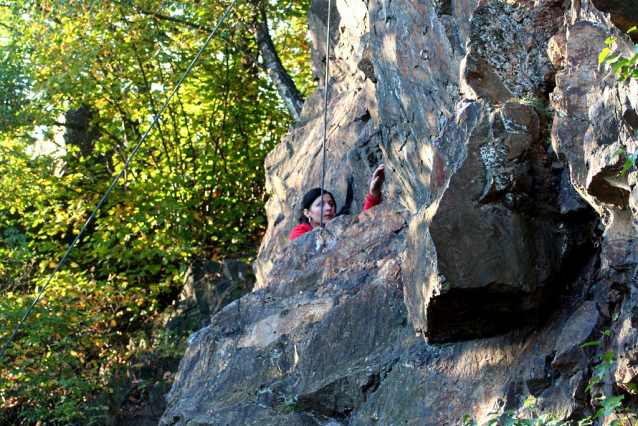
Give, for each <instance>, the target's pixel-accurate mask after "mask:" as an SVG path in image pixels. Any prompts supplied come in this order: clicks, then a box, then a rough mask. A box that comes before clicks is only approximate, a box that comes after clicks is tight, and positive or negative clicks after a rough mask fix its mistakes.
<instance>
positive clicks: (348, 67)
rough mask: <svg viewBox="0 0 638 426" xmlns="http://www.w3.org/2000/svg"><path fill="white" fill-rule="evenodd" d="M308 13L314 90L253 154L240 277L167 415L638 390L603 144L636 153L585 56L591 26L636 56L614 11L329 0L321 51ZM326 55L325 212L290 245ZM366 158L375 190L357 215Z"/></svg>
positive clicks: (446, 406)
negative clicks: (380, 192)
mask: <svg viewBox="0 0 638 426" xmlns="http://www.w3.org/2000/svg"><path fill="white" fill-rule="evenodd" d="M608 3H609V4H611V3H613V2H608ZM326 5H327V2H326V1H325V0H318V1H316V2H313V3H312V5H311V8H310V12H309V27H310V32H311V37H312V41H313V53H312V60H311V67H312V70H313V74H314V77H315V80H316V81H317V83H318V89H317V90H316V91H315V92H314V93H312V94H311V95H309V97H308V98H307V100H306V103H305V105H304V109H303V111H302V114H301V118H300V120H299V121H298V123H297V124H296V125H295V126H293V127H292V128H291V129H290V131H289V133H288V135H287V136H286V137H284V138H283V139H282V141H281V143H280V144H279V145H278V146H277V147H276V148H275V149H274V150H273V152H272V153H271V154H270V155H269V156H268V158H267V161H266V173H267V184H268V187H269V189H270V190H271V191H272V193H273V196H272V198H271V199H270V200H269V201H268V204H267V211H268V221H269V222H268V223H269V228H268V231H267V233H266V235H265V237H264V241H263V243H262V247H261V250H260V254H259V257H258V260H257V264H256V267H255V271H256V276H257V281H258V282H257V284H256V286H255V290H254V291H253V292H252V293H251V294H249V295H247V296H245V297H243V298H241V299H238V300H236V301H234V302H233V303H231V304H230V305H228V306H227V307H226V308H225V309H223V310H222V311H220V312H219V313H218V314H217V315H215V316H214V317H213V319H212V322H211V324H210V325H209V326H208V327H206V328H204V329H203V330H201V331H199V332H198V333H196V334H194V335H192V336H191V339H190V347H189V350H188V351H187V353H186V355H185V357H184V359H183V360H182V362H181V364H180V370H179V373H178V375H177V378H176V381H175V384H174V386H173V388H172V390H171V394H170V396H169V398H168V408H167V410H166V412H165V414H164V416H163V417H162V421H161V424H162V425H219V424H264V425H278V424H284V423H292V424H300V425H306V424H307V425H319V424H321V425H328V424H329V425H351V426H352V425H377V424H378V425H394V424H397V425H398V424H408V425H431V424H456V423H460V420H461V418H462V417H463V415H465V414H470V415H472V416H473V417H474V418H476V419H477V420H478V422H479V424H483V423H486V422H487V420H488V419H489V418H490V415H489V413H490V412H494V411H496V412H499V413H502V412H503V411H504V410H514V411H516V412H517V413H518V414H520V415H522V416H529V415H530V413H529V412H528V411H527V410H526V409H522V408H521V406H522V404H523V402H524V401H525V399H526V398H528V397H529V396H530V395H531V396H534V397H535V398H536V399H537V402H538V406H539V411H540V412H541V413H560V414H561V418H562V419H573V420H578V419H580V418H582V417H583V416H587V415H590V414H593V413H594V412H595V410H596V409H597V407H598V405H597V404H599V402H598V400H597V399H596V398H599V397H603V396H605V395H611V394H615V393H617V392H627V395H628V397H627V402H628V403H629V404H635V403H636V402H638V401H637V400H636V399H631V398H634V397H633V396H630V395H631V392H632V389H631V388H632V386H631V384H638V378H637V375H636V374H637V373H636V363H637V361H636V356H637V354H638V336H637V335H636V332H635V324H636V315H637V314H638V294H637V292H636V289H637V288H638V285H637V284H638V280H637V276H638V242H637V241H638V239H637V238H636V232H637V230H638V227H637V226H638V189H636V187H637V185H636V175H637V172H636V170H635V168H632V169H630V170H629V172H628V173H626V174H624V175H621V174H620V173H619V171H620V169H621V168H622V165H623V163H624V160H625V158H623V156H619V157H612V154H613V153H614V152H615V151H617V150H618V149H620V148H622V149H624V150H625V153H633V152H635V151H636V150H637V149H638V147H637V146H636V144H637V142H636V141H637V140H638V113H636V111H638V83H637V82H636V81H634V80H632V81H630V82H626V83H615V81H614V79H613V77H612V76H611V75H609V74H608V73H607V72H606V71H604V70H602V69H599V68H598V64H597V57H598V53H599V52H600V50H601V49H602V47H603V46H604V40H605V39H606V38H607V37H609V36H618V37H619V39H618V41H617V43H616V44H617V46H618V48H619V49H622V50H624V51H625V52H630V49H631V48H632V47H633V46H632V42H631V40H630V39H629V37H628V36H627V35H623V34H622V31H621V29H619V28H617V27H615V26H614V22H615V21H614V18H613V16H612V15H613V14H612V15H609V14H606V13H605V12H604V11H602V10H603V6H601V5H600V2H598V1H596V2H593V3H592V1H591V0H573V1H556V0H536V1H528V0H507V1H500V0H453V1H449V0H392V1H390V0H369V1H363V0H361V1H358V0H338V1H335V2H334V3H333V6H334V8H333V12H332V13H333V15H332V17H331V20H332V22H333V27H332V30H331V34H330V38H331V43H332V46H331V48H330V51H329V52H326V48H325V45H324V44H323V43H324V40H325V38H326V33H325V31H326V26H325V24H326V18H327V16H326V10H327V8H326ZM597 7H598V8H600V10H599V9H597ZM627 16H629V14H628V15H627ZM618 25H619V24H618ZM327 56H329V57H330V60H331V65H330V70H331V71H330V76H329V78H328V83H329V91H328V99H329V105H328V117H329V120H328V128H329V130H328V142H327V161H328V163H327V179H326V188H327V189H329V190H330V191H331V192H332V193H333V194H334V195H335V198H336V201H337V204H338V207H339V211H340V213H342V215H341V216H339V217H337V218H336V219H335V220H334V221H332V222H330V223H329V224H328V225H327V227H326V229H325V231H323V232H320V231H313V232H310V233H307V234H305V235H303V236H301V237H300V238H298V239H297V240H295V241H293V242H291V243H289V242H288V235H289V233H290V231H291V230H292V228H293V227H294V226H295V225H296V224H297V221H296V220H297V217H298V215H299V213H300V212H299V206H298V205H297V203H298V200H299V199H300V198H301V196H303V194H304V192H305V191H306V190H307V189H309V188H312V187H315V186H319V182H320V181H319V179H320V169H321V156H320V149H321V141H322V129H323V121H322V119H323V118H322V108H323V105H322V100H323V94H324V92H323V87H324V83H325V82H324V77H323V72H324V66H325V59H326V57H327ZM381 162H383V163H385V164H386V170H387V176H388V180H387V184H386V186H385V188H384V202H383V204H381V205H380V206H377V207H375V208H373V209H371V210H369V211H367V212H365V213H362V214H357V213H358V212H359V211H360V210H361V208H362V204H363V201H364V197H365V193H366V190H367V186H368V181H369V179H370V175H371V173H372V171H373V170H374V168H375V166H376V165H377V164H379V163H381ZM605 330H609V332H608V333H606V334H604V335H603V334H600V333H601V332H602V331H605ZM592 340H601V345H600V346H585V347H582V345H583V344H584V343H587V342H588V341H592ZM611 350H614V351H616V353H617V357H616V358H615V360H614V362H613V363H612V368H611V371H610V374H609V375H607V376H606V377H605V379H604V380H603V381H602V382H601V383H599V384H596V385H594V386H593V387H592V389H591V391H589V392H585V388H586V387H587V384H588V382H589V380H590V378H591V374H592V368H593V366H595V365H596V364H597V363H599V362H600V361H599V357H598V354H600V353H601V352H602V351H604V352H609V351H611ZM615 381H617V382H622V383H629V384H630V385H614V382H615Z"/></svg>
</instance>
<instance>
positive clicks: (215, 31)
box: [0, 0, 237, 365]
mask: <svg viewBox="0 0 638 426" xmlns="http://www.w3.org/2000/svg"><path fill="white" fill-rule="evenodd" d="M236 2H237V0H233V2H232V4H231V5H230V6H229V7H228V9H226V12H225V13H224V15H223V16H222V18H221V19H220V20H219V23H218V24H217V26H216V27H215V29H214V30H213V32H212V33H211V34H210V36H208V39H207V40H206V43H204V45H203V46H202V48H201V49H199V52H197V55H195V59H193V61H192V62H191V64H190V65H189V67H188V69H187V70H186V72H185V73H184V75H182V78H181V79H180V80H179V82H178V83H177V85H176V86H175V88H174V89H173V91H172V92H171V94H170V96H169V97H168V99H166V102H164V105H163V106H162V108H161V109H160V111H159V112H158V113H157V115H156V116H155V119H153V122H152V123H151V125H150V126H149V128H148V130H147V131H146V133H144V136H142V139H140V141H139V142H138V143H137V145H136V146H135V149H134V150H133V152H132V153H131V155H130V156H129V158H128V160H126V163H125V164H124V167H122V170H121V171H120V173H119V174H118V175H117V176H116V177H115V179H114V180H113V183H112V184H111V186H110V187H109V189H108V190H107V191H106V193H105V194H104V196H103V197H102V199H101V200H100V202H99V203H98V205H97V207H96V208H95V210H93V213H91V216H89V219H88V220H87V221H86V223H85V224H84V226H83V227H82V229H81V230H80V233H79V234H78V236H77V237H75V239H74V240H73V242H72V243H71V246H69V249H68V250H67V251H66V254H65V255H64V257H62V260H60V263H58V266H56V267H55V270H54V271H53V273H51V276H50V277H49V279H48V281H47V282H46V284H45V285H44V287H42V289H41V290H40V292H39V293H38V295H37V296H36V298H35V300H34V301H33V303H32V304H31V306H30V307H29V309H28V310H27V312H26V313H25V314H24V316H23V317H22V320H21V321H20V324H18V327H16V329H15V331H14V332H13V334H12V335H11V337H10V338H9V341H8V342H7V343H6V344H5V345H4V347H3V348H2V352H0V365H2V356H3V355H4V352H5V351H6V350H7V348H8V347H9V344H10V343H11V341H12V340H13V338H14V337H15V336H16V334H18V331H19V330H20V328H21V327H22V324H24V322H25V321H26V319H27V317H28V316H29V314H30V313H31V311H32V310H33V308H34V307H35V305H36V304H37V303H38V301H39V300H40V298H41V297H42V294H43V293H44V290H46V288H47V287H48V286H49V283H50V282H51V280H52V279H53V277H54V276H55V274H56V273H57V272H58V271H59V270H60V267H61V266H62V264H63V263H64V261H65V260H66V258H67V257H68V256H69V253H71V250H73V247H75V244H76V243H77V242H78V241H79V240H80V238H81V237H82V234H84V231H85V230H86V228H87V227H88V226H89V225H90V224H91V222H92V221H93V218H94V217H95V215H96V214H97V212H98V210H99V209H100V207H102V204H104V201H106V198H107V197H108V196H109V194H110V193H111V190H113V188H114V187H115V185H116V184H117V182H118V181H119V180H120V177H121V176H122V175H123V174H124V171H125V170H126V168H127V167H128V165H129V164H130V163H131V160H133V157H135V154H137V151H138V150H139V149H140V147H141V146H142V142H144V139H146V137H147V136H148V134H149V133H150V132H151V129H152V128H153V126H155V123H157V122H158V121H159V119H160V116H161V115H162V113H163V112H164V110H165V109H166V107H167V106H168V103H169V102H170V101H171V99H172V98H173V95H174V94H175V93H177V90H178V89H179V86H181V84H182V82H183V81H184V79H186V76H187V75H188V74H189V73H190V71H191V70H192V69H193V67H194V66H195V63H196V62H197V60H198V59H199V57H200V56H201V55H202V53H204V49H206V47H207V46H208V44H209V43H210V41H211V40H212V39H213V37H214V36H215V34H216V33H217V30H218V29H219V27H220V26H221V24H222V23H223V22H224V20H225V19H226V17H227V16H228V14H229V13H230V11H231V10H232V8H233V6H235V3H236Z"/></svg>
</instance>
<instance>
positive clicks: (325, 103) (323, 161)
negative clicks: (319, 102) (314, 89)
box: [319, 0, 332, 229]
mask: <svg viewBox="0 0 638 426" xmlns="http://www.w3.org/2000/svg"><path fill="white" fill-rule="evenodd" d="M331 6H332V0H328V31H327V32H326V76H325V78H324V81H323V87H324V88H323V143H322V145H321V151H322V156H321V217H320V218H319V229H323V185H324V180H325V176H326V139H327V137H328V136H327V133H328V70H329V69H330V12H331V10H330V9H331Z"/></svg>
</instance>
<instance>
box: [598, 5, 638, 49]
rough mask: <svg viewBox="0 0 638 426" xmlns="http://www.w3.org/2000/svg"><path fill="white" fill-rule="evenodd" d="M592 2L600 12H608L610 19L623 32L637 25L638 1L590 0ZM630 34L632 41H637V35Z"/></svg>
mask: <svg viewBox="0 0 638 426" xmlns="http://www.w3.org/2000/svg"><path fill="white" fill-rule="evenodd" d="M592 4H593V5H594V7H595V8H596V9H598V10H600V11H601V12H605V13H609V15H610V18H611V21H612V22H613V23H614V25H616V26H617V27H618V28H619V29H620V30H621V31H623V32H627V31H628V30H629V29H630V28H631V27H634V26H636V25H638V1H636V0H592ZM631 36H632V37H633V40H634V42H638V36H636V35H631Z"/></svg>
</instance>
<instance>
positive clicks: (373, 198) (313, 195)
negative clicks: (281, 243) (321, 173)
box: [290, 164, 385, 240]
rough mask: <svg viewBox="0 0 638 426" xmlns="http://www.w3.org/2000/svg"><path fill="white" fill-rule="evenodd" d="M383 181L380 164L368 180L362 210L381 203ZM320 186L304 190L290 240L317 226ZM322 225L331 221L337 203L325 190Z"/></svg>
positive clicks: (319, 216)
mask: <svg viewBox="0 0 638 426" xmlns="http://www.w3.org/2000/svg"><path fill="white" fill-rule="evenodd" d="M384 181H385V166H384V165H383V164H381V165H380V166H379V167H377V169H376V170H375V171H374V173H373V174H372V180H371V181H370V190H369V191H368V195H367V196H366V202H365V205H364V206H363V210H362V211H366V210H368V209H369V208H371V207H374V206H376V205H377V204H379V203H381V195H382V193H381V187H382V186H383V182H384ZM321 201H322V200H321V188H313V189H311V190H310V191H308V192H306V195H304V197H303V199H302V201H301V216H300V217H299V222H300V224H299V225H297V226H295V228H294V229H293V230H292V232H291V233H290V240H294V239H295V238H297V237H298V236H300V235H302V234H305V233H306V232H308V231H312V230H313V229H314V228H317V227H319V223H320V219H321ZM323 203H324V204H323V226H326V222H329V221H331V220H332V219H334V217H335V212H336V211H337V205H336V203H335V201H334V197H333V196H332V194H331V193H330V192H328V191H326V190H324V191H323Z"/></svg>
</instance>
